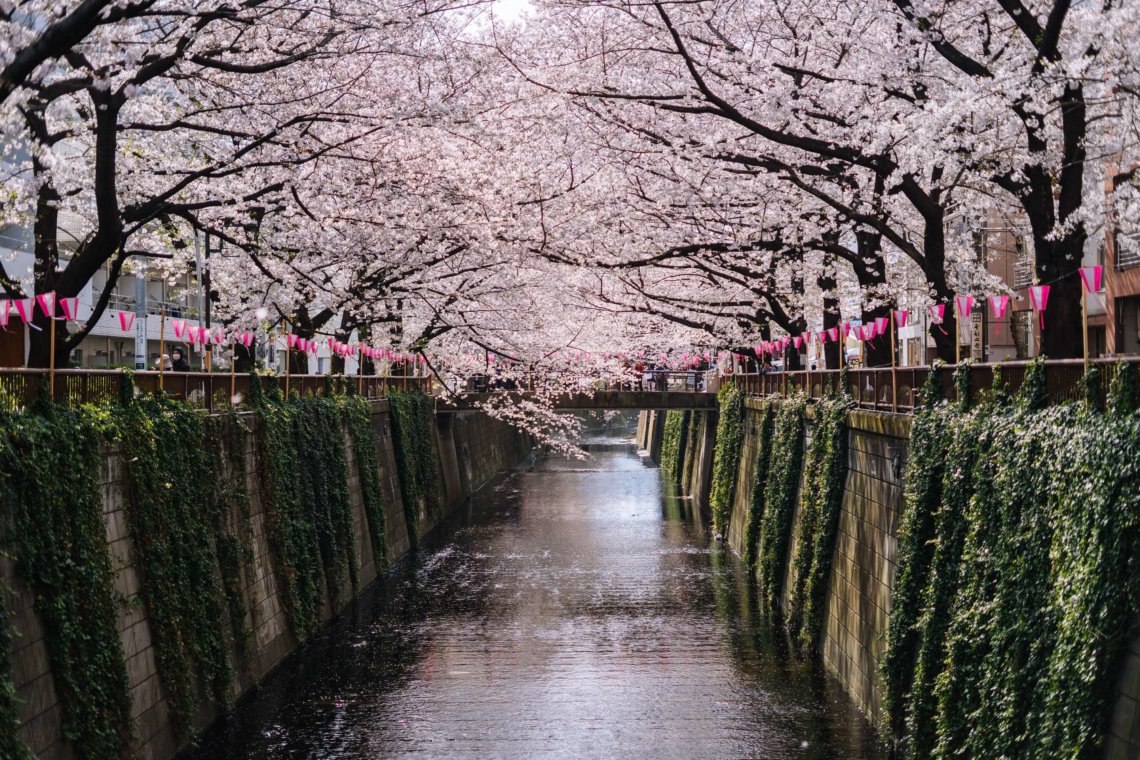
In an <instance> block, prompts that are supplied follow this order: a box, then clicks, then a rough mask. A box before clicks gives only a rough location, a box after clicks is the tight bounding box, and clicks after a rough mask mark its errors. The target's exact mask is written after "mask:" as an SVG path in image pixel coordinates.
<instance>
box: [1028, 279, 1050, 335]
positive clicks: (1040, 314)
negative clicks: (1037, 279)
mask: <svg viewBox="0 0 1140 760" xmlns="http://www.w3.org/2000/svg"><path fill="white" fill-rule="evenodd" d="M1049 287H1050V286H1049V285H1030V286H1029V304H1030V305H1031V306H1032V307H1033V310H1034V311H1035V312H1037V318H1038V320H1039V324H1040V325H1041V329H1042V330H1044V329H1045V305H1046V304H1047V303H1049Z"/></svg>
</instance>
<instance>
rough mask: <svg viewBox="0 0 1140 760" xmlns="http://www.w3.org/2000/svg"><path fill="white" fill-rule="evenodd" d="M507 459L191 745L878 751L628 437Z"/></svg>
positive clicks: (327, 749) (694, 754)
mask: <svg viewBox="0 0 1140 760" xmlns="http://www.w3.org/2000/svg"><path fill="white" fill-rule="evenodd" d="M591 448H592V457H591V458H590V459H589V460H586V461H567V460H562V459H550V460H546V461H542V462H540V463H539V464H538V465H537V466H536V467H535V468H534V471H533V472H528V471H526V470H525V469H524V470H521V471H516V472H511V473H507V474H505V475H504V476H502V477H500V478H499V479H498V480H497V481H495V482H494V483H493V484H492V485H491V486H489V487H488V488H487V489H484V491H483V492H482V493H481V494H480V495H479V497H478V498H477V499H475V500H473V503H472V505H471V506H470V507H469V508H467V509H466V510H463V511H462V514H460V515H458V516H457V518H456V520H455V521H454V522H453V524H452V525H451V526H450V527H449V529H448V530H445V531H444V532H442V533H441V535H442V536H444V537H445V538H444V539H441V540H439V541H437V543H435V544H434V545H429V548H427V549H425V550H421V553H420V554H419V556H417V557H416V558H414V559H413V560H412V561H409V562H406V563H404V564H403V565H402V566H400V567H398V568H396V570H395V571H394V572H393V573H392V576H391V578H389V579H388V580H387V581H385V582H383V583H379V584H376V585H375V586H374V587H373V588H372V589H370V590H369V592H368V593H366V594H365V595H364V596H363V597H362V598H361V600H360V601H359V603H358V604H356V605H354V607H353V608H352V609H351V610H350V611H349V612H348V613H347V614H345V615H344V616H342V618H340V619H339V620H338V621H337V622H336V623H335V624H334V625H333V626H332V627H331V628H330V630H328V631H327V632H325V633H324V634H323V635H321V636H319V637H318V638H317V639H316V640H315V641H313V642H312V643H311V644H310V645H309V646H308V647H306V649H305V651H304V653H303V654H302V655H301V656H299V657H294V658H292V659H291V660H290V661H289V662H287V663H286V665H285V666H284V667H283V668H281V669H280V670H279V672H278V673H277V674H276V675H275V676H274V677H272V678H270V679H269V680H268V682H267V683H266V684H265V685H264V686H263V688H262V689H261V690H260V691H259V692H258V693H257V694H256V695H255V696H254V697H253V698H251V699H248V700H246V701H245V702H243V704H242V705H241V706H240V707H239V709H238V710H237V712H236V714H235V715H234V716H233V717H231V718H229V719H228V720H227V721H226V722H225V724H224V725H222V726H220V727H219V728H218V729H217V730H216V731H215V732H213V734H211V735H210V736H208V737H206V739H205V740H204V741H203V743H202V746H201V747H200V748H199V749H198V750H197V751H195V752H193V753H188V755H187V757H189V758H196V759H205V758H239V757H259V758H260V757H275V758H277V757H290V758H291V757H298V758H302V757H304V758H308V757H312V758H317V757H320V758H334V757H354V758H355V757H395V756H422V757H519V758H529V757H632V756H641V757H644V758H698V757H699V758H714V757H733V758H735V757H764V758H784V757H788V758H877V757H881V756H882V755H881V754H880V753H879V749H878V747H877V745H876V743H875V740H874V736H873V733H872V731H871V730H870V729H869V728H868V727H867V726H866V725H865V723H864V722H863V721H862V719H861V718H860V717H859V715H858V714H857V713H856V712H855V711H854V710H853V709H852V708H851V707H849V705H848V702H847V700H846V699H845V698H844V697H843V695H842V693H841V692H839V690H838V689H837V688H836V687H835V686H834V684H832V683H831V682H829V681H828V679H826V678H824V677H823V676H822V675H820V674H819V673H817V672H813V671H812V670H811V669H810V668H807V667H805V666H803V665H802V664H800V663H797V661H796V660H795V658H793V657H791V656H790V655H789V653H788V651H787V647H786V643H785V641H784V639H783V637H782V636H781V635H779V634H778V633H776V632H775V630H774V628H773V626H771V625H770V624H769V623H768V621H767V620H765V619H764V618H763V616H762V615H761V614H760V613H759V612H758V608H757V600H756V597H755V592H754V588H753V586H752V584H751V583H749V581H748V579H747V575H746V573H744V572H742V570H741V568H740V566H739V563H738V562H737V561H736V560H735V559H734V558H732V557H731V556H730V555H728V554H727V553H725V552H723V551H721V550H720V549H718V548H715V547H713V548H710V543H711V542H710V538H709V535H708V533H707V531H706V530H705V528H704V527H703V526H702V522H701V521H700V520H699V519H696V516H695V515H694V512H695V511H696V510H695V508H694V506H693V504H692V503H691V502H690V501H688V500H685V499H677V498H676V497H675V496H672V495H669V494H666V493H663V487H662V483H661V480H660V477H659V473H658V471H657V469H656V468H650V467H646V466H645V465H644V464H643V463H642V462H641V460H640V459H639V458H638V457H637V455H636V453H635V451H634V449H633V447H632V446H630V445H629V444H628V443H627V442H625V441H624V440H605V441H597V442H596V443H595V444H594V445H593V446H592V447H591Z"/></svg>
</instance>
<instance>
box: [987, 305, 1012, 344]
mask: <svg viewBox="0 0 1140 760" xmlns="http://www.w3.org/2000/svg"><path fill="white" fill-rule="evenodd" d="M988 300H989V302H990V316H991V317H993V318H994V334H995V335H996V334H997V331H998V327H1000V326H1001V322H999V321H998V320H1000V319H1002V318H1004V317H1005V313H1006V311H1008V310H1009V296H990V297H989V299H988Z"/></svg>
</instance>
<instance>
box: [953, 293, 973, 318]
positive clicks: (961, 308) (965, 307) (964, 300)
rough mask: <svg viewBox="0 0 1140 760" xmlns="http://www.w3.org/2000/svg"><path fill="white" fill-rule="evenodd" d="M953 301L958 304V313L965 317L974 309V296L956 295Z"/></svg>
mask: <svg viewBox="0 0 1140 760" xmlns="http://www.w3.org/2000/svg"><path fill="white" fill-rule="evenodd" d="M954 303H956V304H958V315H959V316H961V317H963V318H966V317H969V316H970V313H971V312H973V310H974V297H973V296H958V297H957V298H955V299H954Z"/></svg>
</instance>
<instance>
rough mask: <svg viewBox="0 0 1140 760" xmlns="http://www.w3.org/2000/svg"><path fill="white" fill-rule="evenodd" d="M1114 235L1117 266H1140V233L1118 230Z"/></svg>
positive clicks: (1124, 267) (1119, 267)
mask: <svg viewBox="0 0 1140 760" xmlns="http://www.w3.org/2000/svg"><path fill="white" fill-rule="evenodd" d="M1113 237H1114V242H1115V244H1116V245H1115V248H1116V268H1117V269H1127V268H1128V267H1134V266H1140V233H1135V232H1134V233H1130V234H1125V233H1122V232H1121V231H1120V230H1117V231H1116V233H1115V234H1114V235H1113Z"/></svg>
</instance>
